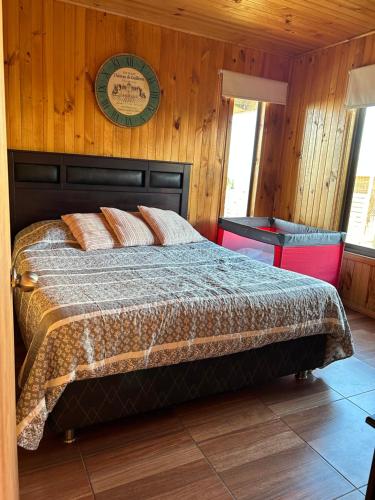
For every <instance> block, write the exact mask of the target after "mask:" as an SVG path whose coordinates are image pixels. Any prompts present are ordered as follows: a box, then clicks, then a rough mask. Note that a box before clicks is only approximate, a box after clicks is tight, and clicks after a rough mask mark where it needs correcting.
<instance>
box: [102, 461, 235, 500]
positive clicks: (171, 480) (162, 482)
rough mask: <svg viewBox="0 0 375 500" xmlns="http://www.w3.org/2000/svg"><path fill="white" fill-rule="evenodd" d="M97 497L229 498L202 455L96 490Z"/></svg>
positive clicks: (112, 499) (129, 499)
mask: <svg viewBox="0 0 375 500" xmlns="http://www.w3.org/2000/svg"><path fill="white" fill-rule="evenodd" d="M95 496H96V498H97V500H106V499H111V500H120V499H124V498H126V499H127V500H139V499H151V498H152V499H163V500H167V499H171V500H172V499H176V498H179V499H193V498H195V499H198V498H199V499H201V498H206V499H210V500H211V499H217V500H219V499H220V500H221V499H223V500H224V499H228V500H229V499H231V498H232V497H231V495H230V494H229V492H228V490H227V488H226V486H225V485H224V483H223V482H222V480H221V479H220V478H219V477H218V476H217V475H216V474H215V473H213V472H212V469H211V467H210V466H209V465H208V464H207V461H206V459H204V458H202V459H200V460H197V461H195V462H190V463H187V464H184V465H181V466H179V467H173V464H171V466H170V468H169V469H168V470H165V471H163V472H160V473H157V474H154V475H150V476H147V477H146V478H141V479H138V480H136V481H129V482H127V483H126V484H122V485H120V486H117V487H115V488H111V489H110V490H106V491H103V492H100V493H96V495H95Z"/></svg>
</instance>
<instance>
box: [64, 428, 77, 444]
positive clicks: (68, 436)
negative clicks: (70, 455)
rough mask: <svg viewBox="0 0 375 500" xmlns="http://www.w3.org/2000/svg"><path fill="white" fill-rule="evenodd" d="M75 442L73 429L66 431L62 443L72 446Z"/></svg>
mask: <svg viewBox="0 0 375 500" xmlns="http://www.w3.org/2000/svg"><path fill="white" fill-rule="evenodd" d="M75 440H76V436H75V431H74V429H68V430H67V431H65V434H64V443H65V444H72V443H74V441H75Z"/></svg>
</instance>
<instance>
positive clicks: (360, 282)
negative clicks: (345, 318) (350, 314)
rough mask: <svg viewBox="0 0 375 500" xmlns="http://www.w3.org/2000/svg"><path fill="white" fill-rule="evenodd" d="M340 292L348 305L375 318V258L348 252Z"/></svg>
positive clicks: (345, 257)
mask: <svg viewBox="0 0 375 500" xmlns="http://www.w3.org/2000/svg"><path fill="white" fill-rule="evenodd" d="M340 294H341V296H342V299H343V302H344V304H345V305H346V306H348V307H350V308H351V309H353V310H355V311H358V312H362V313H363V314H367V315H369V316H372V317H374V318H375V259H369V258H366V257H362V256H360V255H355V254H352V253H348V252H346V253H345V255H344V261H343V267H342V272H341V283H340Z"/></svg>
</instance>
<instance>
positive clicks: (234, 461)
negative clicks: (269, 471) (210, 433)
mask: <svg viewBox="0 0 375 500" xmlns="http://www.w3.org/2000/svg"><path fill="white" fill-rule="evenodd" d="M303 445H304V442H303V440H302V439H301V438H300V437H298V436H297V434H295V433H294V432H293V431H292V430H290V429H289V427H288V426H287V425H285V424H284V423H283V422H281V421H280V420H273V421H270V422H266V423H263V424H258V425H255V426H252V427H249V428H246V429H242V430H239V431H236V432H232V433H230V434H226V435H224V436H219V437H216V438H213V439H208V440H206V441H203V442H201V443H200V448H201V450H202V451H203V453H204V454H205V456H206V457H207V458H208V460H209V461H210V462H211V464H212V465H213V466H214V468H215V469H216V471H218V472H222V471H225V470H227V469H231V468H233V467H236V466H238V465H241V464H243V463H245V462H253V461H255V460H259V459H261V458H263V457H265V456H268V455H272V454H275V453H279V452H281V451H283V450H286V449H289V448H293V449H294V448H298V447H301V446H303Z"/></svg>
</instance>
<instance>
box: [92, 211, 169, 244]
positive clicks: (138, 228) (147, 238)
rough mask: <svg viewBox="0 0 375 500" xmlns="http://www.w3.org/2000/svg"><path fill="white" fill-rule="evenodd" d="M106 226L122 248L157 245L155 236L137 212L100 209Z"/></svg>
mask: <svg viewBox="0 0 375 500" xmlns="http://www.w3.org/2000/svg"><path fill="white" fill-rule="evenodd" d="M100 210H101V211H102V212H103V214H104V216H105V218H106V219H107V222H108V224H109V225H110V226H111V228H112V231H113V232H114V233H115V235H116V237H117V239H118V240H119V242H120V245H121V246H122V247H135V246H140V245H158V244H159V241H158V240H157V238H156V236H155V234H154V233H153V232H152V230H151V229H150V228H149V227H148V225H147V224H146V223H145V221H144V220H143V219H142V216H141V214H140V213H138V212H136V213H135V212H133V213H130V212H124V211H123V210H119V209H118V208H108V207H101V208H100Z"/></svg>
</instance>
